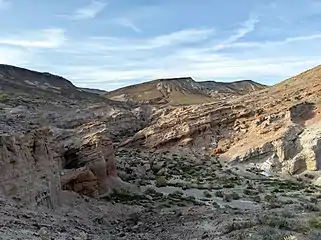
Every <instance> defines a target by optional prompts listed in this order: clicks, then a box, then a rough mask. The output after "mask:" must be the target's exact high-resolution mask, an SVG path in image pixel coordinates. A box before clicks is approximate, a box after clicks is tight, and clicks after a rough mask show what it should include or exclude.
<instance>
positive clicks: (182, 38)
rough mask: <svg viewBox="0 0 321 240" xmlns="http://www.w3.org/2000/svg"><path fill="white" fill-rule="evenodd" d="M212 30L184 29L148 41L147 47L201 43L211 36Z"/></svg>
mask: <svg viewBox="0 0 321 240" xmlns="http://www.w3.org/2000/svg"><path fill="white" fill-rule="evenodd" d="M213 33H214V30H213V29H185V30H181V31H177V32H173V33H170V34H167V35H161V36H158V37H155V38H153V39H150V40H149V41H148V42H147V45H150V46H152V47H160V46H169V45H175V44H183V43H193V42H201V41H204V40H206V39H208V38H209V37H210V36H211V35H213Z"/></svg>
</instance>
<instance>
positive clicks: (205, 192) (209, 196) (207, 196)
mask: <svg viewBox="0 0 321 240" xmlns="http://www.w3.org/2000/svg"><path fill="white" fill-rule="evenodd" d="M203 194H204V196H205V197H206V198H211V197H212V194H210V193H209V192H208V191H204V192H203Z"/></svg>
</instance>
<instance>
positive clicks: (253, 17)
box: [0, 0, 321, 90]
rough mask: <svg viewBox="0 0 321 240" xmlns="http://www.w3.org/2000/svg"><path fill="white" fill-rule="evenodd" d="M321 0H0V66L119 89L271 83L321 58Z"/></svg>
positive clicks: (320, 60)
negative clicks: (148, 84) (176, 81)
mask: <svg viewBox="0 0 321 240" xmlns="http://www.w3.org/2000/svg"><path fill="white" fill-rule="evenodd" d="M320 22H321V0H224V1H221V0H55V1H52V0H32V1H31V0H0V63H2V64H10V65H15V66H20V67H25V68H29V69H33V70H37V71H41V72H51V73H53V74H57V75H61V76H63V77H65V78H67V79H69V80H71V81H72V82H73V83H74V84H75V85H76V86H79V87H89V88H99V89H105V90H113V89H116V88H119V87H123V86H126V85H131V84H135V83H139V82H143V81H148V80H153V79H156V78H167V77H185V76H190V77H193V78H194V79H195V80H198V81H203V80H214V81H234V80H240V79H251V80H254V81H258V82H261V83H264V84H268V85H272V84H275V83H277V82H280V81H282V80H284V79H286V78H288V77H290V76H293V75H295V74H298V73H300V72H302V71H304V70H306V69H308V68H311V67H314V66H317V65H319V64H321V44H320V43H321V24H320Z"/></svg>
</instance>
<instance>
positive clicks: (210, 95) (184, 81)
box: [105, 77, 267, 105]
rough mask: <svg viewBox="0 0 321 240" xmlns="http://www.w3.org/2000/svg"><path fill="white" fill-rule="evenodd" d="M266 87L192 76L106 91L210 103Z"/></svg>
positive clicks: (124, 97) (118, 96)
mask: <svg viewBox="0 0 321 240" xmlns="http://www.w3.org/2000/svg"><path fill="white" fill-rule="evenodd" d="M266 87H267V86H265V85H262V84H259V83H256V82H254V81H249V80H245V81H238V82H230V83H222V82H214V81H207V82H196V81H195V80H193V79H192V78H190V77H186V78H172V79H157V80H154V81H150V82H145V83H141V84H136V85H132V86H128V87H124V88H120V89H117V90H115V91H111V92H108V93H107V94H105V96H106V97H107V98H110V99H113V100H117V101H128V100H129V101H138V102H142V103H150V104H167V105H189V104H201V103H209V102H214V101H217V100H222V99H225V98H227V97H229V98H231V97H236V96H239V95H244V94H246V93H250V92H253V91H256V90H261V89H263V88H266Z"/></svg>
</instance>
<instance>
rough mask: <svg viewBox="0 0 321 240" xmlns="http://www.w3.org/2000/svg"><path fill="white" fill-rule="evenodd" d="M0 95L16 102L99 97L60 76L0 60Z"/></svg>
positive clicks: (16, 103)
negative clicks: (3, 62) (0, 62)
mask: <svg viewBox="0 0 321 240" xmlns="http://www.w3.org/2000/svg"><path fill="white" fill-rule="evenodd" d="M0 99H1V100H2V102H6V103H8V104H9V103H10V104H13V105H18V104H19V102H23V101H25V102H27V101H28V102H29V104H32V103H35V104H45V103H49V104H50V103H54V102H60V103H63V102H68V103H67V104H69V103H70V102H77V101H86V102H97V101H102V99H103V98H101V97H99V96H97V94H93V93H89V92H84V91H82V90H79V89H78V88H77V87H76V86H74V85H73V84H72V83H71V82H70V81H69V80H67V79H65V78H63V77H60V76H56V75H53V74H50V73H41V72H36V71H31V70H28V69H24V68H20V67H15V66H10V65H3V64H0ZM48 101H49V102H48Z"/></svg>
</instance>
